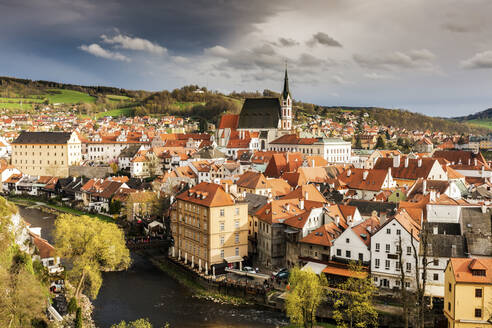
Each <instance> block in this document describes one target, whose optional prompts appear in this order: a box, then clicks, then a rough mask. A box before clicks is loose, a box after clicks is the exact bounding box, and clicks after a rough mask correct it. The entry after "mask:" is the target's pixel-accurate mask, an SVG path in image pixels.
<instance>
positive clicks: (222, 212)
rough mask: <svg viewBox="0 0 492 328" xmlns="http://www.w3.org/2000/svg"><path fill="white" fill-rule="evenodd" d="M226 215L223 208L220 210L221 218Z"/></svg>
mask: <svg viewBox="0 0 492 328" xmlns="http://www.w3.org/2000/svg"><path fill="white" fill-rule="evenodd" d="M224 215H225V213H224V209H223V208H221V209H220V216H224Z"/></svg>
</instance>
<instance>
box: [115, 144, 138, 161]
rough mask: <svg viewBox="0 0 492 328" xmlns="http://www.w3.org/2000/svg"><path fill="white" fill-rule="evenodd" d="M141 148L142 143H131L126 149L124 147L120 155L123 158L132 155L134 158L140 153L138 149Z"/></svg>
mask: <svg viewBox="0 0 492 328" xmlns="http://www.w3.org/2000/svg"><path fill="white" fill-rule="evenodd" d="M139 149H140V145H129V146H128V147H126V148H125V149H123V150H122V151H121V152H120V154H119V155H118V157H120V158H123V157H130V158H133V156H135V154H136V153H138V150H139Z"/></svg>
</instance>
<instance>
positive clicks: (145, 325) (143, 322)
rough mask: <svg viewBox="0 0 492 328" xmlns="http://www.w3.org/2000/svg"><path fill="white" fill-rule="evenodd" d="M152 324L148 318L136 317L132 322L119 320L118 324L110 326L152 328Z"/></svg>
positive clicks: (116, 327) (113, 327)
mask: <svg viewBox="0 0 492 328" xmlns="http://www.w3.org/2000/svg"><path fill="white" fill-rule="evenodd" d="M152 327H153V326H152V324H151V323H150V321H149V320H148V319H138V320H135V321H132V322H128V323H127V322H126V321H121V322H120V323H118V324H115V325H112V326H111V328H152Z"/></svg>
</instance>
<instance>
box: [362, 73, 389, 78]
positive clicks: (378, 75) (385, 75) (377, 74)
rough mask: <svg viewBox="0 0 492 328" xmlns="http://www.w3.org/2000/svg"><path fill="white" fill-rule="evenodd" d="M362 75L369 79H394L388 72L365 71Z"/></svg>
mask: <svg viewBox="0 0 492 328" xmlns="http://www.w3.org/2000/svg"><path fill="white" fill-rule="evenodd" d="M364 76H365V77H366V78H368V79H370V80H391V79H394V77H393V76H392V75H389V74H380V73H376V72H371V73H366V74H364Z"/></svg>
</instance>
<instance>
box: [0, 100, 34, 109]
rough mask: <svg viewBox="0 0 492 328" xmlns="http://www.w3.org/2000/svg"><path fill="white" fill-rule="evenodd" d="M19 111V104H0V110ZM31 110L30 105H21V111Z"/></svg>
mask: <svg viewBox="0 0 492 328" xmlns="http://www.w3.org/2000/svg"><path fill="white" fill-rule="evenodd" d="M4 108H5V109H21V104H20V103H17V102H7V103H6V102H0V109H4ZM30 109H32V104H26V103H24V102H23V103H22V110H30Z"/></svg>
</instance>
